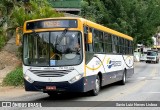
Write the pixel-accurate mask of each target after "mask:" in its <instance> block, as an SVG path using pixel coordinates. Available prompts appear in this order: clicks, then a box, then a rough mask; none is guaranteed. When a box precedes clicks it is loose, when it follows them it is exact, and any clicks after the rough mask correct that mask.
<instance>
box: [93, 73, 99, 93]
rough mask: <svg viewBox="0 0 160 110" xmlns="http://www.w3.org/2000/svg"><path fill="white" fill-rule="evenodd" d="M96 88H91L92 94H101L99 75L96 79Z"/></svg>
mask: <svg viewBox="0 0 160 110" xmlns="http://www.w3.org/2000/svg"><path fill="white" fill-rule="evenodd" d="M94 84H95V88H94V89H93V90H91V95H93V96H97V95H98V94H99V91H100V79H99V76H97V77H96V81H95V83H94Z"/></svg>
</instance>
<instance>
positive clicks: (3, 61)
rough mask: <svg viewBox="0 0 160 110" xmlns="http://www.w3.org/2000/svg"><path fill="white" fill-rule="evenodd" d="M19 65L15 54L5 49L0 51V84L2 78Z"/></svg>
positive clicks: (19, 62)
mask: <svg viewBox="0 0 160 110" xmlns="http://www.w3.org/2000/svg"><path fill="white" fill-rule="evenodd" d="M19 65H21V60H20V59H18V58H17V57H16V55H15V54H13V53H9V52H7V51H1V52H0V84H1V83H2V80H3V78H4V77H5V76H6V75H7V74H8V73H9V72H11V71H13V70H14V69H15V68H16V67H17V66H19Z"/></svg>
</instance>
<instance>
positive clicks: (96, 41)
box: [16, 17, 134, 96]
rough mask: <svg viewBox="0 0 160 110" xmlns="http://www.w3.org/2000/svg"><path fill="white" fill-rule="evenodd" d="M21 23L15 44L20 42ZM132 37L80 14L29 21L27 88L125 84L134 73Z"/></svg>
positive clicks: (46, 89) (79, 88)
mask: <svg viewBox="0 0 160 110" xmlns="http://www.w3.org/2000/svg"><path fill="white" fill-rule="evenodd" d="M18 30H19V29H18V28H17V35H16V44H17V45H19V42H20V41H19V39H20V38H19V34H18ZM132 41H133V38H132V37H130V36H128V35H125V34H122V33H120V32H117V31H115V30H112V29H110V28H107V27H104V26H102V25H99V24H96V23H94V22H91V21H89V20H86V19H83V18H78V17H77V18H76V17H60V18H45V19H35V20H30V21H26V22H25V23H24V26H23V42H22V44H23V74H24V84H25V90H26V91H42V92H44V93H48V94H49V95H50V96H54V95H55V94H57V93H59V92H90V93H91V94H92V95H98V93H99V91H100V88H101V87H102V86H105V85H107V84H110V83H114V82H117V81H118V82H119V83H121V84H125V83H126V79H127V78H128V77H130V76H131V75H132V74H133V73H134V67H133V63H134V61H133V44H132Z"/></svg>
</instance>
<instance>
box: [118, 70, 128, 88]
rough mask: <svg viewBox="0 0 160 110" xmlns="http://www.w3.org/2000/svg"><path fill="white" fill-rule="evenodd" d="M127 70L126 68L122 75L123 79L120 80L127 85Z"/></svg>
mask: <svg viewBox="0 0 160 110" xmlns="http://www.w3.org/2000/svg"><path fill="white" fill-rule="evenodd" d="M126 72H127V71H126V70H124V72H123V76H122V80H121V81H120V84H121V85H125V84H126Z"/></svg>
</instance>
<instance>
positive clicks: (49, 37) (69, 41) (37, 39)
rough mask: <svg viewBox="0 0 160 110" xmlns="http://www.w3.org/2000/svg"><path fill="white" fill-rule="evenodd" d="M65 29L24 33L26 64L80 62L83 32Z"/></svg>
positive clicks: (52, 64) (46, 64) (41, 64)
mask: <svg viewBox="0 0 160 110" xmlns="http://www.w3.org/2000/svg"><path fill="white" fill-rule="evenodd" d="M64 31H65V32H64ZM64 31H57V32H55V31H54V32H39V33H35V32H33V33H29V34H24V37H23V38H24V50H25V51H24V52H23V61H24V64H25V65H29V66H69V65H78V64H80V63H81V62H82V42H81V41H82V40H81V39H82V38H81V33H80V32H78V31H76V32H75V31H66V30H64Z"/></svg>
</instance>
